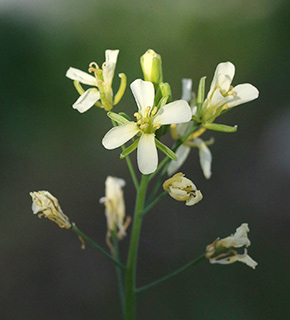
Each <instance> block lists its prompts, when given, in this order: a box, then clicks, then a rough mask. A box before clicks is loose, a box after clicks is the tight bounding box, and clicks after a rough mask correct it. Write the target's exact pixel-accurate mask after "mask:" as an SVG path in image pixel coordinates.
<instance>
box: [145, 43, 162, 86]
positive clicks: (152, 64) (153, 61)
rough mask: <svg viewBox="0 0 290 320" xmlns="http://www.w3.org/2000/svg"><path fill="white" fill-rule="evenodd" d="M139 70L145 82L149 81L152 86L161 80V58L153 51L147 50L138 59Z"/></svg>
mask: <svg viewBox="0 0 290 320" xmlns="http://www.w3.org/2000/svg"><path fill="white" fill-rule="evenodd" d="M140 63H141V68H142V71H143V74H144V80H145V81H151V82H152V83H153V84H154V86H156V85H158V84H159V83H160V82H162V80H163V76H162V63H161V56H160V55H159V54H157V53H156V52H155V51H154V50H152V49H149V50H147V51H146V53H144V54H143V56H142V57H141V58H140Z"/></svg>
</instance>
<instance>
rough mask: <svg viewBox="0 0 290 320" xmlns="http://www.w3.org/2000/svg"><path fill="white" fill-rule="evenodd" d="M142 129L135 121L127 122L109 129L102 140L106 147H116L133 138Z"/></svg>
mask: <svg viewBox="0 0 290 320" xmlns="http://www.w3.org/2000/svg"><path fill="white" fill-rule="evenodd" d="M139 131H140V129H139V128H138V126H137V124H136V123H135V122H129V123H125V124H123V125H121V126H118V127H114V128H112V129H111V130H109V131H108V132H107V133H106V135H105V136H104V138H103V140H102V144H103V146H104V147H105V148H106V149H109V150H111V149H116V148H118V147H120V146H121V145H123V144H124V143H126V142H127V141H129V140H130V139H131V138H133V137H134V136H135V135H136V134H137V133H138V132H139Z"/></svg>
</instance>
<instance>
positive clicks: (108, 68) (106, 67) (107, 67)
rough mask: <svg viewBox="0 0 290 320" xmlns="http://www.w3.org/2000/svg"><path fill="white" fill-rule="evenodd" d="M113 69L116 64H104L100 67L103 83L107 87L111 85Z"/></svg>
mask: <svg viewBox="0 0 290 320" xmlns="http://www.w3.org/2000/svg"><path fill="white" fill-rule="evenodd" d="M115 67H116V64H115V63H112V62H105V63H103V66H102V68H103V78H104V82H105V83H106V84H107V85H109V86H111V85H112V81H113V78H114V73H115Z"/></svg>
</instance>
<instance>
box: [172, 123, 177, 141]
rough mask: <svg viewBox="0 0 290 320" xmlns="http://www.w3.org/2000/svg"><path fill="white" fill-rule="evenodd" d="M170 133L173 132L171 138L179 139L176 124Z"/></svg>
mask: <svg viewBox="0 0 290 320" xmlns="http://www.w3.org/2000/svg"><path fill="white" fill-rule="evenodd" d="M170 132H171V136H172V138H173V139H174V140H177V139H178V138H179V137H178V133H177V125H176V124H172V125H171V126H170Z"/></svg>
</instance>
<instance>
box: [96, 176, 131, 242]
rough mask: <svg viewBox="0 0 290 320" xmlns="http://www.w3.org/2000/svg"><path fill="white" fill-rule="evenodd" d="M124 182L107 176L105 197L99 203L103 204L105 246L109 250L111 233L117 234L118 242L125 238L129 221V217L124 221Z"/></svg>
mask: <svg viewBox="0 0 290 320" xmlns="http://www.w3.org/2000/svg"><path fill="white" fill-rule="evenodd" d="M125 184H126V183H125V180H123V179H119V178H115V177H111V176H108V177H107V179H106V182H105V186H106V195H105V197H103V198H101V199H100V203H104V204H105V207H106V210H105V214H106V218H107V226H108V231H107V237H106V239H107V244H108V245H109V247H110V248H111V247H112V245H111V242H110V238H111V235H112V233H113V232H117V237H118V239H119V240H121V239H123V238H124V237H125V236H126V229H127V227H128V225H129V223H130V221H131V219H130V217H127V219H126V221H124V219H125V202H124V194H123V189H122V188H123V187H124V186H125Z"/></svg>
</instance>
